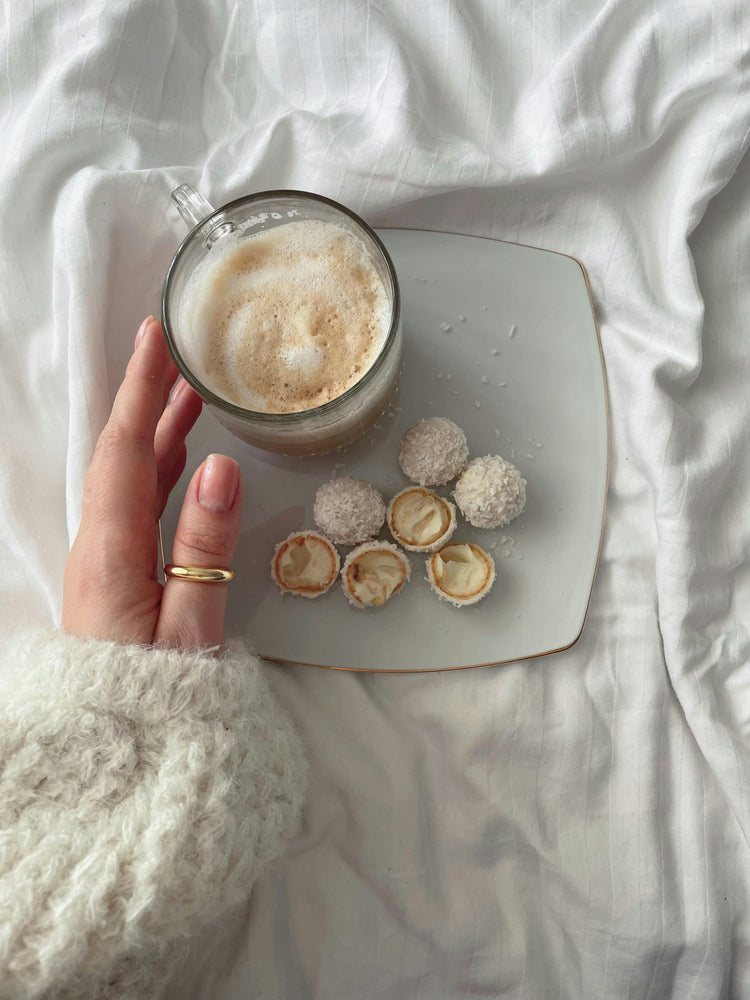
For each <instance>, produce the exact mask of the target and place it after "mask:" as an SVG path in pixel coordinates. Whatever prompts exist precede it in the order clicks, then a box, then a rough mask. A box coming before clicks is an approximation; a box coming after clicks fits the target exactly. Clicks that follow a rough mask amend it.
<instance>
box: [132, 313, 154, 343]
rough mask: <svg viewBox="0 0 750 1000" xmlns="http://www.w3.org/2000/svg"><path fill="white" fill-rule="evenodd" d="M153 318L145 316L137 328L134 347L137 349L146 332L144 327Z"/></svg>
mask: <svg viewBox="0 0 750 1000" xmlns="http://www.w3.org/2000/svg"><path fill="white" fill-rule="evenodd" d="M153 318H154V317H153V316H147V317H146V318H145V319H144V321H143V322H142V323H141V325H140V326H139V327H138V333H136V335H135V346H136V347H138V345H139V344H140V342H141V341H142V340H143V335H144V333H145V332H146V327H147V326H148V324H149V323H150V322H151V321H152V320H153Z"/></svg>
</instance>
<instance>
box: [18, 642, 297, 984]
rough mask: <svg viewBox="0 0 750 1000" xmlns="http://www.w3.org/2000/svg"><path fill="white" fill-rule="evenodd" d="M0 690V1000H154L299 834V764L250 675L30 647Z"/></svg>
mask: <svg viewBox="0 0 750 1000" xmlns="http://www.w3.org/2000/svg"><path fill="white" fill-rule="evenodd" d="M2 681H3V689H2V690H0V1000H11V998H19V1000H20V998H24V1000H30V998H32V997H42V996H45V997H47V996H49V997H52V996H54V997H55V998H56V1000H63V998H72V997H79V998H84V997H85V998H90V1000H93V998H95V997H96V998H99V997H101V998H104V997H111V998H119V997H128V998H136V997H146V996H148V997H152V998H153V997H157V996H158V995H159V993H160V991H161V987H162V985H163V983H164V980H165V977H166V975H167V974H168V972H169V969H170V968H171V964H172V963H171V962H170V960H169V959H170V955H172V956H173V955H174V954H175V951H176V949H178V948H179V942H180V941H184V939H185V938H186V936H188V935H192V934H193V933H195V932H196V931H197V930H198V929H199V928H200V927H202V926H204V925H205V924H207V923H209V922H210V921H213V920H215V919H216V918H217V917H218V916H219V915H220V914H221V913H222V912H223V911H225V910H227V909H229V908H231V907H233V906H236V905H238V904H240V903H241V902H243V901H244V900H245V899H246V898H247V896H248V894H249V891H250V888H251V886H252V884H253V882H254V880H255V879H256V878H257V876H258V874H259V873H260V872H261V871H262V870H263V868H264V867H265V866H266V865H267V864H268V863H269V862H270V861H272V860H273V859H274V858H276V857H277V856H278V855H279V854H280V853H281V850H282V848H283V845H284V843H285V841H286V840H288V838H289V837H290V836H292V834H293V833H294V832H295V830H296V828H297V825H298V822H299V816H300V811H301V805H302V799H303V791H304V784H305V776H306V766H305V761H304V755H303V752H302V748H301V744H300V741H299V738H298V736H297V734H296V732H295V730H294V727H293V726H292V724H291V722H290V721H289V719H288V718H287V716H286V715H285V714H284V712H283V711H282V710H281V708H280V706H279V705H278V703H277V702H276V700H275V699H274V697H273V695H272V694H271V691H270V690H269V688H268V685H267V684H266V682H265V680H264V678H263V675H262V672H261V669H260V665H259V663H258V661H257V660H256V659H255V658H254V657H252V656H251V655H250V654H248V652H247V651H246V650H245V649H244V647H241V646H236V647H234V648H233V649H231V650H230V651H228V652H227V653H226V654H225V655H223V656H220V657H214V656H212V655H210V654H207V653H206V654H204V653H200V652H199V653H192V654H190V653H180V652H176V651H174V650H168V649H154V648H151V647H148V648H146V647H139V646H124V645H119V644H117V643H113V642H103V641H99V640H91V639H80V638H76V637H73V636H69V635H65V634H63V633H61V632H52V633H46V634H43V635H34V636H27V637H24V638H23V639H22V640H21V641H20V642H19V643H18V644H17V646H16V647H15V649H14V650H13V652H12V653H11V654H10V656H9V658H8V659H7V660H6V662H5V663H4V664H3V668H2Z"/></svg>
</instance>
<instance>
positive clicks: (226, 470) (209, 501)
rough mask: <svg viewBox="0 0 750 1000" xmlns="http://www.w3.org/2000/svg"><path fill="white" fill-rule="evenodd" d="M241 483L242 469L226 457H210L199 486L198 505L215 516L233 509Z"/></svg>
mask: <svg viewBox="0 0 750 1000" xmlns="http://www.w3.org/2000/svg"><path fill="white" fill-rule="evenodd" d="M239 482H240V467H239V465H238V464H237V463H236V462H235V460H234V459H233V458H228V457H227V456H226V455H209V456H208V458H207V459H206V464H205V466H204V467H203V474H202V475H201V481H200V485H199V486H198V503H199V504H200V505H201V507H203V509H204V510H210V511H211V513H213V514H226V513H227V512H228V511H230V510H231V509H232V506H233V504H234V500H235V497H236V496H237V487H238V486H239Z"/></svg>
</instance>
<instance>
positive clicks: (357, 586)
mask: <svg viewBox="0 0 750 1000" xmlns="http://www.w3.org/2000/svg"><path fill="white" fill-rule="evenodd" d="M405 576H406V574H405V570H404V567H403V565H402V564H401V561H400V560H399V558H398V557H397V556H396V555H394V554H393V553H392V552H387V551H384V550H382V549H374V550H373V551H371V552H363V553H362V555H361V556H359V557H358V558H357V560H356V561H355V562H353V563H352V565H351V566H350V567H349V569H348V570H347V583H348V585H349V589H350V590H351V591H352V593H353V594H354V596H355V597H356V598H357V600H358V601H360V603H361V604H366V605H368V606H374V607H380V605H381V604H385V602H386V601H387V600H388V598H389V597H392V596H393V594H394V593H395V592H396V591H397V590H398V588H399V587H400V586H401V584H402V583H403V582H404V579H405Z"/></svg>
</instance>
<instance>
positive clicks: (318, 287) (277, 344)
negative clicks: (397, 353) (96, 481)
mask: <svg viewBox="0 0 750 1000" xmlns="http://www.w3.org/2000/svg"><path fill="white" fill-rule="evenodd" d="M178 318H179V320H178V321H179V322H180V323H181V325H182V328H183V330H184V336H185V346H184V347H183V351H184V353H185V354H186V356H187V355H189V360H190V363H191V367H192V368H193V370H194V371H195V372H196V374H199V377H200V378H201V380H202V381H203V382H205V384H206V385H207V386H208V388H210V389H211V390H212V391H213V392H215V393H216V394H217V395H219V396H221V397H223V398H224V399H227V400H230V401H231V402H233V403H235V404H237V405H238V406H241V407H244V408H246V409H249V410H254V411H257V412H261V413H294V412H298V411H300V410H308V409H311V408H312V407H317V406H321V405H322V404H324V403H328V402H330V401H331V400H333V399H336V398H337V397H339V396H341V395H343V394H344V393H345V392H346V391H347V390H348V389H350V388H351V387H352V386H353V385H355V384H356V382H358V381H359V379H360V378H361V377H362V375H363V374H364V373H365V372H366V371H367V370H368V369H369V368H370V367H371V366H372V364H373V362H374V361H375V359H376V358H377V357H378V355H379V353H380V351H381V350H382V348H383V344H384V343H385V340H386V337H387V336H388V330H389V327H390V322H391V305H390V302H389V299H388V296H387V293H386V289H385V286H384V285H383V282H382V280H381V278H380V275H379V274H378V272H377V271H376V269H375V267H374V266H373V264H372V261H371V259H370V255H369V254H368V251H367V248H366V247H365V245H364V244H363V243H362V241H361V240H360V239H359V238H358V237H357V236H356V235H355V234H354V233H353V232H351V231H349V230H347V229H345V228H344V227H343V226H340V225H338V224H336V223H333V222H321V221H317V220H306V221H300V222H286V223H284V224H283V225H280V226H277V227H276V228H274V229H269V230H267V231H265V232H259V233H256V234H254V235H251V236H249V237H246V238H242V237H240V238H235V237H234V236H233V235H228V236H225V237H224V238H223V239H222V240H220V241H219V242H218V243H217V244H216V245H215V246H214V247H213V248H212V250H211V252H210V253H209V254H208V255H207V256H206V257H205V259H204V260H203V261H202V263H201V264H200V266H199V267H198V268H196V270H195V272H194V273H193V275H192V277H191V278H190V280H189V282H188V283H187V285H186V287H185V291H184V293H183V297H182V300H181V302H180V304H179V307H178ZM187 345H189V347H188V346H187Z"/></svg>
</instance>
